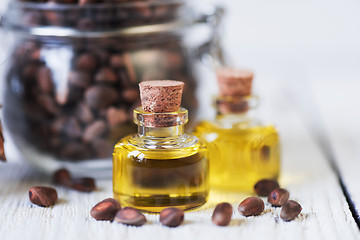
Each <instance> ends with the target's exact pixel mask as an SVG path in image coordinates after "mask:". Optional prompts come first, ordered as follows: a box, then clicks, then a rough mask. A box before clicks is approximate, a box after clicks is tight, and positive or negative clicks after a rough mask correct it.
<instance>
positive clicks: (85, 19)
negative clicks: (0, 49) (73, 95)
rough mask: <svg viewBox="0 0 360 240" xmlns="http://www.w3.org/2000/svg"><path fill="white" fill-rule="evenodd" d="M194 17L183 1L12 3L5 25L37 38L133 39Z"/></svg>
mask: <svg viewBox="0 0 360 240" xmlns="http://www.w3.org/2000/svg"><path fill="white" fill-rule="evenodd" d="M30 1H31V0H30ZM195 15H196V14H194V13H193V11H190V9H189V7H188V6H187V5H186V4H185V3H184V1H183V0H152V1H141V2H140V1H131V2H120V3H96V4H95V3H93V4H86V5H78V4H59V3H54V2H48V3H32V2H19V1H12V2H11V3H10V4H9V6H8V9H7V11H6V14H5V15H4V16H3V21H2V24H3V26H4V27H5V28H6V29H10V30H16V31H20V32H23V33H29V34H31V35H36V36H55V37H110V36H119V35H124V36H130V35H131V36H133V35H136V34H148V33H159V32H168V31H176V30H180V29H181V28H183V27H185V26H187V25H189V24H191V23H193V22H194V21H195V19H196V16H195Z"/></svg>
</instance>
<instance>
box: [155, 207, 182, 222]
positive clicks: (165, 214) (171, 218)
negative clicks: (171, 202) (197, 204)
mask: <svg viewBox="0 0 360 240" xmlns="http://www.w3.org/2000/svg"><path fill="white" fill-rule="evenodd" d="M183 221H184V211H183V210H181V209H178V208H173V207H171V208H165V209H163V210H162V211H161V213H160V222H161V224H162V225H165V226H168V227H177V226H179V225H180V224H181V223H182V222H183Z"/></svg>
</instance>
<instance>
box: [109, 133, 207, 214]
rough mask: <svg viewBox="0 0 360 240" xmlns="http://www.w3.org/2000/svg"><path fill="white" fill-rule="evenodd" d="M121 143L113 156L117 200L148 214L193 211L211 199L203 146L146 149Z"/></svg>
mask: <svg viewBox="0 0 360 240" xmlns="http://www.w3.org/2000/svg"><path fill="white" fill-rule="evenodd" d="M130 138H131V137H127V138H124V139H123V140H121V141H120V142H119V143H118V144H117V145H116V146H115V149H114V153H113V189H114V197H115V198H116V199H118V200H119V201H120V202H121V204H122V205H124V206H131V207H135V208H138V209H141V210H144V211H148V212H160V211H161V210H162V209H163V208H165V207H178V208H180V209H184V210H186V209H191V208H195V207H198V206H201V205H203V204H204V203H205V202H206V201H207V198H208V167H209V166H208V160H207V155H206V150H205V149H204V146H203V145H202V144H201V143H196V144H194V145H192V146H190V147H183V148H178V149H176V148H173V149H147V148H140V147H137V146H134V145H132V144H130V143H129V139H130Z"/></svg>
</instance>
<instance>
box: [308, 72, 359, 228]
mask: <svg viewBox="0 0 360 240" xmlns="http://www.w3.org/2000/svg"><path fill="white" fill-rule="evenodd" d="M354 71H356V72H357V74H356V73H354V72H351V73H348V74H344V75H342V76H341V79H344V80H341V81H340V80H339V79H340V76H337V77H335V78H334V77H333V78H331V77H329V78H328V81H327V82H326V91H324V84H325V83H324V82H314V83H313V85H314V89H315V90H314V91H315V93H316V99H317V102H318V103H319V110H320V113H321V115H322V119H323V122H324V124H325V126H324V127H325V128H326V130H327V132H328V136H329V138H330V144H331V147H332V150H333V154H334V158H335V161H336V165H337V167H338V169H339V171H340V174H341V178H342V180H343V182H344V184H345V187H346V189H347V191H348V193H349V197H350V200H351V202H352V203H353V204H354V208H355V209H354V210H355V212H354V214H355V215H356V217H357V219H358V223H359V222H360V217H359V213H360V188H359V181H360V175H359V172H360V161H359V158H360V148H359V146H360V138H359V136H360V124H359V123H360V108H359V102H360V95H359V89H360V83H359V82H358V81H357V80H358V79H357V77H356V76H359V74H360V71H359V70H358V69H354Z"/></svg>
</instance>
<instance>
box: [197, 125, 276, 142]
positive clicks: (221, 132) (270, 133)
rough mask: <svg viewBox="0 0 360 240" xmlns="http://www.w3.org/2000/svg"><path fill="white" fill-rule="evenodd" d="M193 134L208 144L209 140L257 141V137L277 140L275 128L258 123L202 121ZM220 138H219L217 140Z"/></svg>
mask: <svg viewBox="0 0 360 240" xmlns="http://www.w3.org/2000/svg"><path fill="white" fill-rule="evenodd" d="M194 134H195V135H196V136H198V137H199V138H201V139H203V140H204V141H205V142H208V141H209V139H212V138H216V139H223V140H225V139H238V140H239V139H240V138H241V139H254V137H255V139H257V138H258V137H260V138H263V137H271V138H276V139H278V132H277V130H276V128H275V127H274V126H273V125H271V124H269V125H263V124H261V123H260V122H256V121H252V122H239V123H221V122H220V123H219V122H216V121H214V122H211V121H202V122H199V124H198V125H197V126H196V128H195V131H194ZM219 137H220V138H219Z"/></svg>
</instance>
